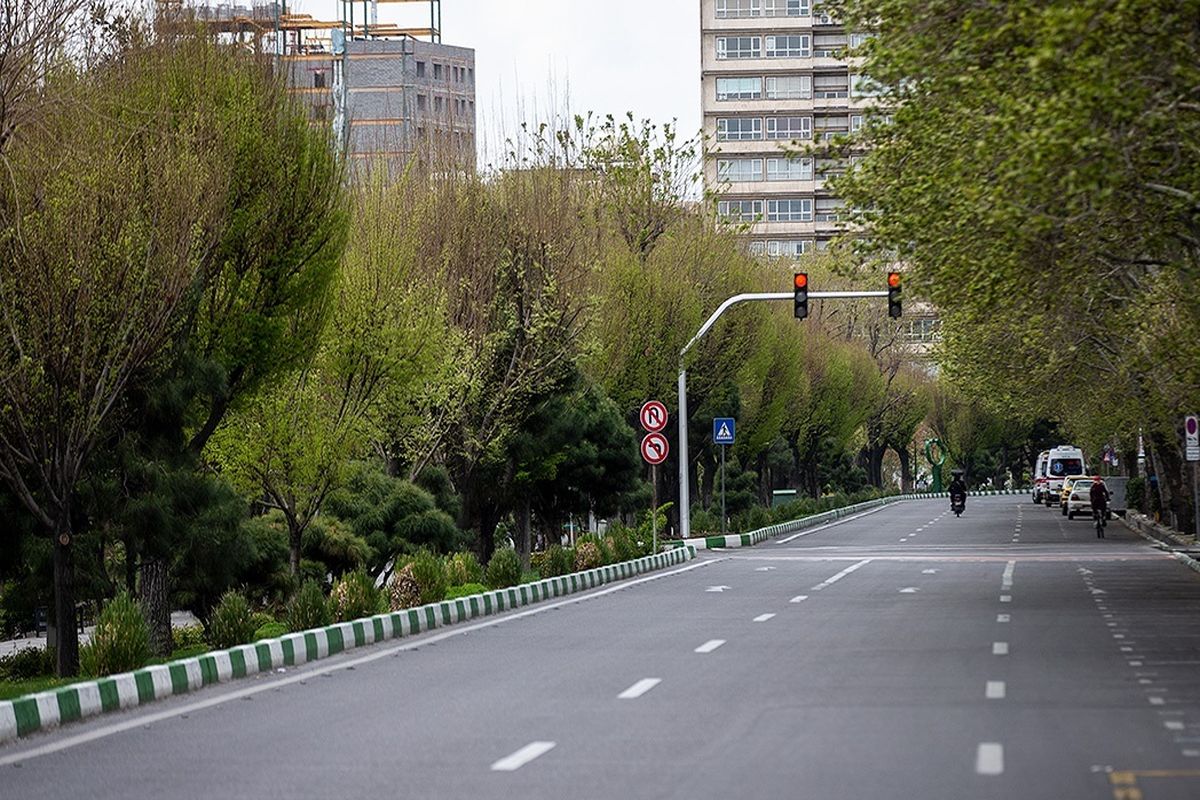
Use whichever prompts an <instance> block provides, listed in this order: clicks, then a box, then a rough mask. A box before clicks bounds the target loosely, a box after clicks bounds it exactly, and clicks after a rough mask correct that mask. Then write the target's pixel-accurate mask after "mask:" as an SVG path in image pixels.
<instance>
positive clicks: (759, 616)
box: [754, 614, 775, 622]
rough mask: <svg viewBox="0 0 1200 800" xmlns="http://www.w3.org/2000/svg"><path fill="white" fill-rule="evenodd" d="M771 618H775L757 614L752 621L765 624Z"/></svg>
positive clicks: (770, 615)
mask: <svg viewBox="0 0 1200 800" xmlns="http://www.w3.org/2000/svg"><path fill="white" fill-rule="evenodd" d="M773 616H775V615H774V614H759V615H758V616H757V617H755V618H754V621H755V622H766V621H767V620H769V619H770V618H771V617H773Z"/></svg>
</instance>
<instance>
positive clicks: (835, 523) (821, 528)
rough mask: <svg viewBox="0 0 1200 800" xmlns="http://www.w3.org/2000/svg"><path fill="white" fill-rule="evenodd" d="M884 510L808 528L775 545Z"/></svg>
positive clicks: (876, 509)
mask: <svg viewBox="0 0 1200 800" xmlns="http://www.w3.org/2000/svg"><path fill="white" fill-rule="evenodd" d="M886 508H887V506H879V507H878V508H872V509H871V510H870V511H864V512H862V513H861V514H855V515H854V516H851V517H845V518H844V519H839V520H837V521H836V522H827V523H826V524H824V525H818V526H817V527H815V528H810V529H809V530H806V531H800V532H799V533H793V534H792V535H791V536H788V537H787V538H785V539H780V540H779V541H778V542H777V544H787V543H788V542H790V541H792V540H793V539H799V538H800V537H801V536H812V535H813V534H814V533H820V532H821V531H823V530H827V529H829V528H835V527H837V526H838V525H845V524H846V523H847V522H854V521H855V520H857V519H862V518H863V517H869V516H871V515H872V514H878V513H879V512H880V511H883V510H884V509H886Z"/></svg>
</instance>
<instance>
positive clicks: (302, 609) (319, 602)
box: [285, 580, 330, 633]
mask: <svg viewBox="0 0 1200 800" xmlns="http://www.w3.org/2000/svg"><path fill="white" fill-rule="evenodd" d="M285 622H286V624H287V628H288V630H289V631H291V632H292V633H296V632H298V631H306V630H309V629H310V628H323V627H325V626H326V625H328V624H329V623H330V619H329V605H328V604H327V603H326V602H325V593H324V592H323V591H321V584H319V583H317V582H316V581H314V580H307V581H305V582H304V583H302V584H301V585H300V590H299V591H298V592H296V596H295V597H293V598H292V600H291V602H289V603H288V607H287V618H286V619H285Z"/></svg>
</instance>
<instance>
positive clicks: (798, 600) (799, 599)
mask: <svg viewBox="0 0 1200 800" xmlns="http://www.w3.org/2000/svg"><path fill="white" fill-rule="evenodd" d="M807 599H808V595H806V594H798V595H796V596H795V597H793V598H792V599H791V600H788V602H789V603H803V602H804V601H805V600H807Z"/></svg>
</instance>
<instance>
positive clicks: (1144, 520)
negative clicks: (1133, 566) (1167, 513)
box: [1121, 511, 1200, 572]
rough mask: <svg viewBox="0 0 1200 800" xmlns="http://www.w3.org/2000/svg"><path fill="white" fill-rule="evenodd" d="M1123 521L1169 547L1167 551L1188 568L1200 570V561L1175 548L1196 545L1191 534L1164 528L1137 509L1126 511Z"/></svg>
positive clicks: (1144, 537)
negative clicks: (1187, 534) (1185, 534)
mask: <svg viewBox="0 0 1200 800" xmlns="http://www.w3.org/2000/svg"><path fill="white" fill-rule="evenodd" d="M1121 521H1122V522H1123V523H1124V524H1125V527H1126V528H1129V530H1131V531H1133V532H1134V533H1136V534H1137V535H1139V536H1141V537H1142V538H1143V539H1146V540H1147V541H1150V542H1154V543H1155V544H1161V545H1164V546H1166V547H1167V548H1168V550H1167V552H1168V553H1170V554H1171V555H1172V556H1173V557H1174V558H1175V560H1176V561H1178V562H1179V563H1181V564H1183V565H1184V566H1186V567H1187V568H1188V569H1191V570H1193V571H1195V572H1200V561H1198V560H1196V558H1194V557H1193V556H1191V555H1189V554H1188V553H1187V552H1182V551H1180V550H1177V549H1175V548H1178V547H1189V546H1191V547H1196V543H1195V541H1189V539H1192V537H1191V536H1184V535H1182V534H1178V533H1176V532H1175V531H1172V530H1170V529H1168V528H1164V527H1163V526H1161V525H1159V524H1157V523H1155V522H1153V521H1151V519H1150V518H1149V517H1147V516H1145V515H1144V514H1139V513H1138V512H1136V511H1126V512H1125V516H1124V517H1122V518H1121Z"/></svg>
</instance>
